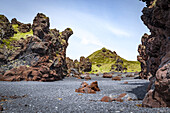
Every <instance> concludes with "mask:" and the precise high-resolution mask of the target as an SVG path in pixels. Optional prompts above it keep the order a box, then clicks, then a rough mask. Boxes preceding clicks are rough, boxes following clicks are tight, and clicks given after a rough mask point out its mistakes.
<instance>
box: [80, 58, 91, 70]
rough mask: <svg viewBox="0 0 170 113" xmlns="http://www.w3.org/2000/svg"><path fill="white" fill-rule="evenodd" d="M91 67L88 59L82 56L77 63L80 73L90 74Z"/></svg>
mask: <svg viewBox="0 0 170 113" xmlns="http://www.w3.org/2000/svg"><path fill="white" fill-rule="evenodd" d="M91 67H92V63H91V62H90V60H89V58H85V57H84V56H82V57H80V62H79V71H80V72H90V71H91Z"/></svg>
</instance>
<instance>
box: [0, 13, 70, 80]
mask: <svg viewBox="0 0 170 113" xmlns="http://www.w3.org/2000/svg"><path fill="white" fill-rule="evenodd" d="M40 15H43V18H46V19H47V18H48V17H46V16H45V15H44V14H37V16H36V17H35V19H34V20H36V19H37V18H39V17H41V16H40ZM40 20H41V19H40ZM48 21H49V20H48ZM38 22H40V23H37V21H34V22H33V25H35V24H40V25H44V23H43V22H42V21H38ZM41 22H42V24H41ZM37 26H39V25H37ZM46 27H47V26H46ZM45 29H46V30H48V31H45V33H46V35H38V36H40V37H37V36H35V35H34V36H29V37H27V38H26V39H23V38H21V39H20V40H19V41H15V42H13V43H12V44H11V46H13V48H17V49H16V50H15V51H13V52H10V54H9V52H8V54H7V56H8V57H6V61H7V62H5V65H2V66H1V67H0V74H2V75H3V78H1V79H3V80H5V81H20V80H28V81H55V80H59V79H62V78H63V77H64V76H66V75H67V65H66V48H67V46H68V39H69V37H70V36H71V35H72V34H73V31H72V30H71V29H70V28H67V29H65V30H64V31H63V32H62V33H61V34H59V31H58V30H56V29H52V30H49V26H48V28H45ZM37 30H38V29H36V30H34V32H39V31H37ZM34 34H36V33H34ZM41 36H43V37H41Z"/></svg>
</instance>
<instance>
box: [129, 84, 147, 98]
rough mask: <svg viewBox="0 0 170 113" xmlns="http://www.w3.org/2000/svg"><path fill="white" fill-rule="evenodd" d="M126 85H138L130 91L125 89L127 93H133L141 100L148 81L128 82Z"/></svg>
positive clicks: (145, 91)
mask: <svg viewBox="0 0 170 113" xmlns="http://www.w3.org/2000/svg"><path fill="white" fill-rule="evenodd" d="M128 85H139V86H137V87H136V88H133V89H132V90H131V91H127V92H128V93H133V94H135V95H136V96H137V98H138V100H143V99H144V97H145V94H146V93H147V88H148V85H149V82H148V83H129V84H128Z"/></svg>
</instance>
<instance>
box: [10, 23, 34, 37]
mask: <svg viewBox="0 0 170 113" xmlns="http://www.w3.org/2000/svg"><path fill="white" fill-rule="evenodd" d="M12 27H13V28H14V31H17V34H14V36H13V37H11V38H12V39H13V40H19V39H20V38H26V37H27V36H33V31H32V29H31V30H30V31H29V32H26V33H21V32H19V31H18V25H17V24H16V25H12Z"/></svg>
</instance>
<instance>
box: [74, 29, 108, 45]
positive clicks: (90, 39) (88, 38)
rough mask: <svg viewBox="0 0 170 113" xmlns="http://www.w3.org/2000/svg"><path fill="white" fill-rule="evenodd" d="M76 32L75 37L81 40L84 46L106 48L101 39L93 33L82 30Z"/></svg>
mask: <svg viewBox="0 0 170 113" xmlns="http://www.w3.org/2000/svg"><path fill="white" fill-rule="evenodd" d="M74 30H75V31H76V32H75V34H74V36H76V37H78V38H80V39H81V43H82V44H84V45H87V44H94V45H97V46H101V47H104V46H105V45H104V44H103V43H102V42H100V40H99V38H98V37H96V36H95V35H94V34H93V33H91V32H89V31H87V30H84V29H81V28H79V29H74Z"/></svg>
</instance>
